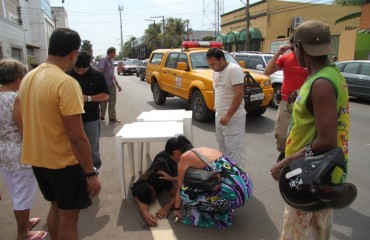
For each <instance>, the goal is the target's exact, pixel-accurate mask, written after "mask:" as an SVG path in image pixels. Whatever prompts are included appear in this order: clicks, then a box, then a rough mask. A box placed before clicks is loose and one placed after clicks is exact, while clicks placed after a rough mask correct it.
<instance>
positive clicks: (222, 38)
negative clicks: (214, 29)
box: [216, 33, 226, 43]
mask: <svg viewBox="0 0 370 240" xmlns="http://www.w3.org/2000/svg"><path fill="white" fill-rule="evenodd" d="M225 40H226V34H221V33H220V34H218V35H217V37H216V41H217V42H220V43H225Z"/></svg>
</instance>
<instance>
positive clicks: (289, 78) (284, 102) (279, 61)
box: [265, 35, 307, 161]
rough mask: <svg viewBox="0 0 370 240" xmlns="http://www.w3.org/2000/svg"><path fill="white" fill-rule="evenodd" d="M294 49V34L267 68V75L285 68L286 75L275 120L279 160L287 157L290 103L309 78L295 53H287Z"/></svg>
mask: <svg viewBox="0 0 370 240" xmlns="http://www.w3.org/2000/svg"><path fill="white" fill-rule="evenodd" d="M292 49H294V38H293V35H292V36H290V38H289V45H283V46H281V47H280V48H279V50H278V51H277V53H275V55H274V57H273V58H272V59H271V60H270V61H269V62H268V64H267V66H266V69H265V74H266V75H270V74H273V73H274V72H276V71H278V70H283V76H284V80H283V85H282V87H281V101H280V104H279V108H278V113H277V116H276V121H275V140H276V149H277V150H278V151H279V152H280V154H279V156H278V159H277V161H280V160H282V159H284V157H285V142H286V139H287V132H288V126H289V120H290V116H291V111H290V110H291V109H292V106H290V104H292V102H294V95H295V94H296V93H297V92H296V91H297V90H298V89H299V88H300V87H301V86H302V84H303V82H304V81H305V80H306V78H307V69H305V68H302V67H301V66H300V65H299V63H298V61H297V58H296V56H295V55H294V53H293V52H289V53H286V52H287V51H288V50H292ZM284 53H286V54H284ZM280 55H282V56H280Z"/></svg>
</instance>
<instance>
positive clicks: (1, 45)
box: [0, 0, 55, 69]
mask: <svg viewBox="0 0 370 240" xmlns="http://www.w3.org/2000/svg"><path fill="white" fill-rule="evenodd" d="M53 19H54V18H53V16H52V13H51V6H50V1H49V0H32V1H29V0H1V1H0V29H1V31H0V58H14V59H17V60H19V61H21V62H22V63H24V64H26V65H28V67H29V68H30V69H31V68H33V67H35V66H37V65H38V64H40V63H42V62H44V61H45V60H46V58H47V55H48V46H49V38H50V35H51V33H52V32H53V31H54V29H55V24H54V21H53Z"/></svg>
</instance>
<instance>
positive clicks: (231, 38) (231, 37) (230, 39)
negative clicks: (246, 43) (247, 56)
mask: <svg viewBox="0 0 370 240" xmlns="http://www.w3.org/2000/svg"><path fill="white" fill-rule="evenodd" d="M238 38H239V32H228V33H227V35H226V43H235V42H236V41H237V40H238Z"/></svg>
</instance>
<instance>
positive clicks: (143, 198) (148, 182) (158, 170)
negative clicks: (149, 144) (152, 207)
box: [131, 139, 193, 227]
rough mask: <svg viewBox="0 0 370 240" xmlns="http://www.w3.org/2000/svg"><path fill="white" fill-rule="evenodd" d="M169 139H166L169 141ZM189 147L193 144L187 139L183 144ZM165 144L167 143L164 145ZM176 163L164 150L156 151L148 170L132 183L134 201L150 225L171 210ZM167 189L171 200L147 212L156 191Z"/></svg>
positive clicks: (155, 224)
mask: <svg viewBox="0 0 370 240" xmlns="http://www.w3.org/2000/svg"><path fill="white" fill-rule="evenodd" d="M170 141H172V140H171V139H170V140H168V141H167V143H168V142H170ZM185 145H186V146H187V147H188V148H189V149H190V148H192V147H193V146H192V145H191V143H190V142H189V141H187V142H186V144H185ZM166 146H167V145H166ZM176 181H177V163H176V162H175V161H173V160H172V159H171V158H170V157H169V156H168V154H167V153H166V151H161V152H160V153H158V154H157V155H156V156H155V158H154V160H153V162H152V164H151V165H150V167H149V168H148V170H146V171H145V173H144V174H143V175H142V176H141V177H140V178H139V179H138V180H137V181H136V182H135V183H134V184H133V186H132V188H131V190H132V195H133V196H134V199H135V202H136V204H137V206H138V208H139V211H140V214H141V216H142V217H143V219H144V221H145V222H146V223H147V224H148V225H149V226H150V227H154V226H157V224H158V222H157V220H158V219H163V218H166V217H167V216H168V214H169V212H170V211H171V209H172V207H173V205H174V202H175V199H174V197H175V194H176V186H175V184H174V183H173V182H176ZM163 190H167V191H168V193H169V194H170V195H171V200H170V201H169V202H168V204H166V205H165V206H164V207H162V208H161V209H159V210H158V211H157V212H156V213H155V214H154V215H153V214H151V213H150V212H149V204H150V203H152V202H153V201H154V200H155V199H156V198H157V195H158V193H160V192H161V191H163Z"/></svg>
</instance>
